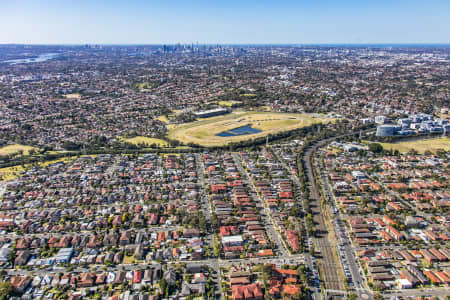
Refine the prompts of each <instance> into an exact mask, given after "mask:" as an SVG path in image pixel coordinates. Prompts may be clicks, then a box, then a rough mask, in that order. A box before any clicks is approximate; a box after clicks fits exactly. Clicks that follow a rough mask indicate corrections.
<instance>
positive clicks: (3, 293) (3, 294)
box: [0, 282, 13, 300]
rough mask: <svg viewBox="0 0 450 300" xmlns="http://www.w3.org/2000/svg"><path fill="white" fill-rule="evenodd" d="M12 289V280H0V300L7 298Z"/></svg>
mask: <svg viewBox="0 0 450 300" xmlns="http://www.w3.org/2000/svg"><path fill="white" fill-rule="evenodd" d="M12 290H13V287H12V285H11V283H10V282H0V300H4V299H7V298H8V295H9V294H11V292H12Z"/></svg>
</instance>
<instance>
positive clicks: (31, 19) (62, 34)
mask: <svg viewBox="0 0 450 300" xmlns="http://www.w3.org/2000/svg"><path fill="white" fill-rule="evenodd" d="M197 41H198V42H199V43H212V44H215V43H256V44H261V43H262V44H264V43H295V44H302V43H450V0H424V1H417V0H409V1H404V0H375V1H373V0H354V1H352V0H311V1H303V0H278V1H268V0H259V1H256V0H248V1H247V0H241V1H237V0H223V1H214V0H209V1H208V0H162V1H154V0H121V1H119V0H72V1H68V0H0V43H26V44H47V43H50V44H86V43H89V44H91V43H93V44H161V43H167V44H169V43H178V42H180V43H191V42H197Z"/></svg>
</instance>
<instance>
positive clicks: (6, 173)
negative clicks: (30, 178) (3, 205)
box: [0, 155, 95, 181]
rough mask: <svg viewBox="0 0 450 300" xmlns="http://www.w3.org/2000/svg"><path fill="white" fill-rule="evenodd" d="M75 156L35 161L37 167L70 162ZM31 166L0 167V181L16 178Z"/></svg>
mask: <svg viewBox="0 0 450 300" xmlns="http://www.w3.org/2000/svg"><path fill="white" fill-rule="evenodd" d="M90 156H95V155H90ZM76 158H77V157H76V156H70V157H62V158H59V159H55V160H49V161H44V162H39V163H37V165H38V166H39V167H42V168H43V167H46V166H48V165H51V164H54V163H57V162H64V163H67V162H70V161H72V160H74V159H76ZM32 167H33V165H31V164H26V165H24V166H23V165H17V166H13V167H7V168H0V181H8V180H13V179H16V178H17V177H19V175H20V173H22V172H27V171H28V170H30V169H31V168H32Z"/></svg>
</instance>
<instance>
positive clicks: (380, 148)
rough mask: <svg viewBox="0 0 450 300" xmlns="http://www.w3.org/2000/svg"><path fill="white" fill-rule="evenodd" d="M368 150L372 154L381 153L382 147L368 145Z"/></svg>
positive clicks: (375, 144)
mask: <svg viewBox="0 0 450 300" xmlns="http://www.w3.org/2000/svg"><path fill="white" fill-rule="evenodd" d="M369 150H370V151H372V152H373V153H381V152H383V146H381V144H379V143H370V144H369Z"/></svg>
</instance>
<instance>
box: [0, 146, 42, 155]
mask: <svg viewBox="0 0 450 300" xmlns="http://www.w3.org/2000/svg"><path fill="white" fill-rule="evenodd" d="M31 149H34V150H36V151H39V148H35V147H31V146H25V145H20V144H14V145H8V146H5V147H2V148H0V155H11V154H18V153H19V152H20V151H23V154H24V155H28V154H29V152H30V150H31Z"/></svg>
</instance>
